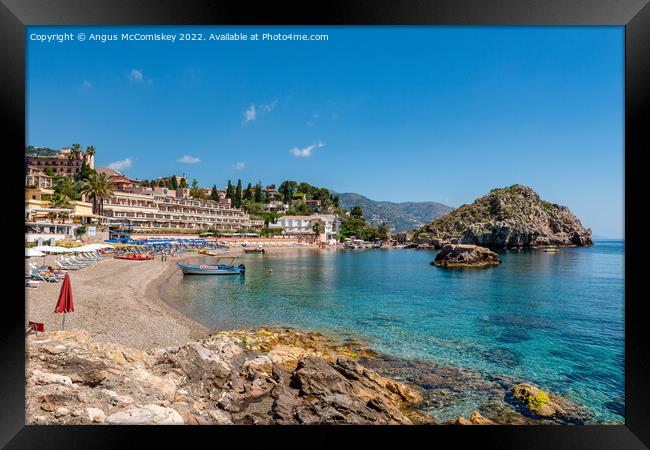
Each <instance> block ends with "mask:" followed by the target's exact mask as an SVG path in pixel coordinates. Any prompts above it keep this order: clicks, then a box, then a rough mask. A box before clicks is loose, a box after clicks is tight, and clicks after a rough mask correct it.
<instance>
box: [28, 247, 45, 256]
mask: <svg viewBox="0 0 650 450" xmlns="http://www.w3.org/2000/svg"><path fill="white" fill-rule="evenodd" d="M34 256H45V253H43V252H41V251H39V250H34V249H33V248H26V249H25V257H26V258H32V257H34Z"/></svg>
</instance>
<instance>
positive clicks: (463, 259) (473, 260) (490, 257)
mask: <svg viewBox="0 0 650 450" xmlns="http://www.w3.org/2000/svg"><path fill="white" fill-rule="evenodd" d="M431 264H432V265H435V266H439V267H487V266H494V265H499V264H501V259H500V258H499V255H497V254H496V253H494V252H493V251H491V250H489V249H487V248H485V247H479V246H478V245H463V244H456V245H454V244H447V245H445V246H444V247H442V250H440V252H439V253H438V254H437V255H436V259H435V260H434V261H433V262H432V263H431Z"/></svg>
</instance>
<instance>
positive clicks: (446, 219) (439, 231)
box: [414, 184, 593, 248]
mask: <svg viewBox="0 0 650 450" xmlns="http://www.w3.org/2000/svg"><path fill="white" fill-rule="evenodd" d="M414 241H415V242H416V243H417V244H421V245H424V246H427V245H430V246H432V247H437V248H440V247H442V246H443V245H444V244H446V243H451V244H473V245H480V246H484V247H494V248H512V247H545V246H558V247H567V246H571V247H575V246H586V245H592V243H593V242H592V239H591V229H589V228H585V227H584V226H583V225H582V223H581V222H580V220H579V219H578V218H577V217H576V216H575V215H574V214H573V213H572V212H571V211H570V210H569V208H567V207H566V206H561V205H557V204H554V203H550V202H547V201H545V200H542V199H541V198H540V197H539V195H538V194H537V193H536V192H535V191H534V190H533V189H531V188H530V187H528V186H523V185H520V184H515V185H513V186H510V187H506V188H498V189H493V190H491V191H490V192H489V193H488V194H487V195H485V196H483V197H480V198H478V199H477V200H475V201H474V202H473V203H472V204H470V205H463V206H461V207H459V208H457V209H455V210H454V211H452V212H450V213H448V214H446V215H444V216H442V217H439V218H437V219H435V220H434V221H433V222H431V223H430V224H428V225H425V226H423V227H421V228H419V229H418V230H416V233H415V237H414Z"/></svg>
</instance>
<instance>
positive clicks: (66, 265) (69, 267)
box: [56, 258, 81, 270]
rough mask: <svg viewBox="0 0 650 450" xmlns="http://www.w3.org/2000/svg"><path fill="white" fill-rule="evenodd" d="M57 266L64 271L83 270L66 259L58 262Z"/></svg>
mask: <svg viewBox="0 0 650 450" xmlns="http://www.w3.org/2000/svg"><path fill="white" fill-rule="evenodd" d="M56 265H57V266H58V267H59V268H60V269H63V270H79V269H81V267H79V266H77V265H75V264H72V263H70V262H68V260H67V259H65V258H61V259H60V260H59V261H57V262H56Z"/></svg>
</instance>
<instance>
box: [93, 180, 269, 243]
mask: <svg viewBox="0 0 650 450" xmlns="http://www.w3.org/2000/svg"><path fill="white" fill-rule="evenodd" d="M125 178H126V177H124V176H121V175H120V176H119V178H116V180H115V181H116V183H115V184H116V189H115V191H114V192H113V195H112V196H110V197H109V198H107V199H104V206H103V211H102V212H103V214H102V215H103V222H104V223H105V224H107V225H120V224H124V223H131V224H133V225H134V226H133V231H146V230H179V231H183V230H185V231H188V232H189V231H192V230H208V229H217V230H224V231H238V230H242V229H261V228H262V227H263V226H264V221H262V220H253V219H251V218H250V216H249V215H248V213H246V212H245V211H243V210H241V209H237V208H232V207H231V206H230V203H229V202H226V201H221V202H215V201H212V200H197V199H194V198H191V197H189V189H178V190H176V191H174V190H172V189H167V188H159V187H156V188H146V187H142V186H140V185H139V184H138V183H137V181H135V180H130V179H128V178H126V179H125ZM118 186H119V187H120V188H121V189H118Z"/></svg>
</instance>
